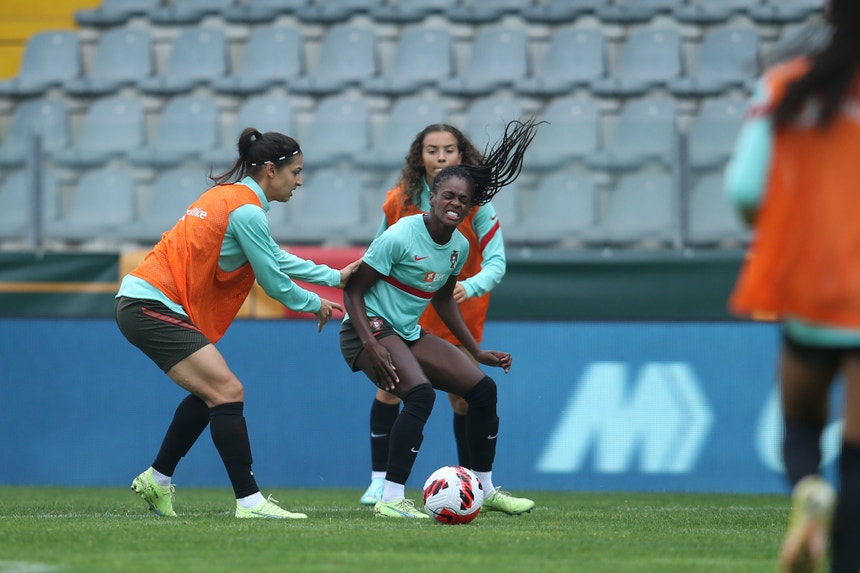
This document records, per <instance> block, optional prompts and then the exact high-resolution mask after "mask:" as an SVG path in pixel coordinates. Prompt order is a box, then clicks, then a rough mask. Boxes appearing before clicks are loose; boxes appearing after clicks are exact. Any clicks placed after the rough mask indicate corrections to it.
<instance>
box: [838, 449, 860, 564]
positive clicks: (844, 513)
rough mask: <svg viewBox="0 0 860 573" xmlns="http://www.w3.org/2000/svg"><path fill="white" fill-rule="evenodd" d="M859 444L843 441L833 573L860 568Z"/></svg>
mask: <svg viewBox="0 0 860 573" xmlns="http://www.w3.org/2000/svg"><path fill="white" fill-rule="evenodd" d="M858 540H860V445H856V444H847V443H845V442H843V443H842V454H841V457H840V458H839V499H838V501H837V504H836V517H835V520H834V524H833V536H832V541H833V543H832V555H831V565H832V570H831V571H832V573H849V572H850V573H857V572H858V571H860V544H858V543H857V541H858Z"/></svg>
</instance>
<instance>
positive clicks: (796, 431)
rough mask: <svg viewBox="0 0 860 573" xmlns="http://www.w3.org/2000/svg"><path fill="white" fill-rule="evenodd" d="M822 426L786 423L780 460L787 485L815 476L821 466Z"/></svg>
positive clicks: (793, 484)
mask: <svg viewBox="0 0 860 573" xmlns="http://www.w3.org/2000/svg"><path fill="white" fill-rule="evenodd" d="M823 431H824V428H823V427H822V426H818V425H815V424H809V423H806V422H787V423H786V425H785V439H784V441H783V443H782V460H783V463H784V464H785V473H786V476H787V478H788V483H789V485H790V486H791V487H792V488H794V486H796V485H797V482H799V481H800V480H802V479H803V478H805V477H806V476H808V475H812V474H817V473H818V466H819V465H820V464H821V432H823Z"/></svg>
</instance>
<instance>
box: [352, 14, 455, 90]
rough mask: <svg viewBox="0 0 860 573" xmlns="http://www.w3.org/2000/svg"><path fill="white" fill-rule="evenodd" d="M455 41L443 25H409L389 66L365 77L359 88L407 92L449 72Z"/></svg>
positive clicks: (441, 77)
mask: <svg viewBox="0 0 860 573" xmlns="http://www.w3.org/2000/svg"><path fill="white" fill-rule="evenodd" d="M453 70H454V44H453V41H452V39H451V33H450V32H449V31H448V30H447V29H445V28H437V27H411V28H407V29H406V30H404V32H403V33H402V34H401V35H400V37H399V38H398V39H397V45H396V47H395V49H394V61H393V62H392V64H391V68H390V69H389V70H386V71H385V72H384V73H383V74H382V75H380V76H378V77H372V78H367V79H365V80H364V81H363V82H362V84H361V85H362V89H363V90H364V91H365V92H366V93H369V94H385V95H389V96H398V95H405V94H410V93H413V92H415V91H417V90H418V89H420V88H423V87H425V86H428V85H432V84H435V83H436V82H439V81H440V80H442V79H445V78H448V77H450V76H451V74H452V73H453Z"/></svg>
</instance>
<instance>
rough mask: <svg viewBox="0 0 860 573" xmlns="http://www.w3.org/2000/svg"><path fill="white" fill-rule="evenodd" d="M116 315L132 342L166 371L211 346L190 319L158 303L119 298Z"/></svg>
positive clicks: (121, 329)
mask: <svg viewBox="0 0 860 573" xmlns="http://www.w3.org/2000/svg"><path fill="white" fill-rule="evenodd" d="M114 314H115V316H116V323H117V325H118V326H119V329H120V331H121V332H122V333H123V335H124V336H125V337H126V338H127V339H128V341H129V342H131V343H132V344H134V345H135V346H137V347H138V348H140V349H141V350H142V351H143V353H144V354H146V355H147V356H149V358H150V359H151V360H152V361H153V362H155V363H156V364H157V365H158V367H159V368H161V369H162V370H163V371H164V372H167V371H168V370H170V369H171V368H173V367H174V366H175V365H176V364H178V363H179V362H181V361H183V360H185V359H186V358H188V357H189V356H191V355H192V354H194V353H195V352H197V351H198V350H200V349H201V348H203V347H204V346H206V345H208V344H210V342H209V339H208V338H206V337H205V336H204V335H203V333H202V332H200V329H199V328H197V327H196V326H194V325H193V324H192V323H191V321H190V320H189V319H188V317H187V316H184V315H182V314H177V313H175V312H173V311H172V310H170V309H169V308H167V307H166V306H164V304H162V303H160V302H157V301H154V300H141V299H138V298H128V297H124V296H121V297H117V299H116V302H115V304H114Z"/></svg>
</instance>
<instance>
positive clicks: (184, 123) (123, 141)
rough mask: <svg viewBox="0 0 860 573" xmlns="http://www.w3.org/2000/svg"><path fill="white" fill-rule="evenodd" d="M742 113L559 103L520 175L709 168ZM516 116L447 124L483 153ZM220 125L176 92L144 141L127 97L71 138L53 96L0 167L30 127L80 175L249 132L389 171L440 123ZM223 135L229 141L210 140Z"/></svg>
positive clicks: (29, 118)
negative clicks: (683, 116)
mask: <svg viewBox="0 0 860 573" xmlns="http://www.w3.org/2000/svg"><path fill="white" fill-rule="evenodd" d="M744 108H745V101H744V100H743V99H740V98H731V97H729V98H711V99H707V100H704V101H703V103H702V104H701V106H700V107H699V109H698V111H697V112H696V113H695V114H694V115H693V117H692V118H691V119H690V120H689V121H688V122H687V123H686V125H682V124H681V121H680V119H679V114H678V110H677V105H676V102H675V100H674V99H673V98H668V97H643V98H637V99H630V100H628V101H627V102H626V103H625V104H624V105H623V107H622V108H621V110H620V112H619V113H618V115H617V116H616V117H611V118H609V117H604V115H603V114H602V113H601V112H600V110H599V108H598V105H597V104H596V103H595V102H594V101H593V100H592V99H588V98H583V97H579V96H560V97H557V98H554V99H551V100H548V102H547V104H546V105H545V106H544V107H543V108H542V109H541V110H540V111H539V112H538V113H537V114H536V116H537V118H538V119H540V120H543V121H545V122H547V123H546V124H544V125H542V126H541V127H540V129H539V132H538V135H537V137H536V138H535V140H534V142H533V144H532V146H531V148H530V149H529V154H528V161H527V169H530V170H546V169H557V168H560V167H563V166H565V165H567V164H570V163H580V164H584V165H585V166H587V167H588V168H590V169H593V170H595V171H625V170H628V171H629V170H633V169H638V168H641V167H644V166H645V165H646V164H648V163H653V162H656V163H658V164H660V165H662V166H663V167H664V168H666V169H672V170H680V167H679V164H678V161H679V155H678V153H679V150H680V148H681V147H682V146H680V145H679V142H684V145H683V148H684V150H685V154H684V155H685V157H686V162H685V167H689V169H691V170H693V171H702V170H707V169H713V168H717V167H719V166H720V165H722V164H724V162H725V161H726V159H727V158H728V156H729V153H730V151H731V148H732V145H733V142H734V138H735V135H736V133H737V130H738V127H739V126H740V122H741V119H742V117H743V112H744ZM524 115H525V113H524V110H523V108H522V106H521V104H520V101H519V100H518V99H516V98H513V97H507V96H494V97H489V98H484V99H478V100H475V101H474V102H473V103H472V104H471V105H470V106H469V107H468V108H467V109H466V110H465V113H464V114H463V115H462V118H461V120H460V121H456V122H453V123H456V124H459V125H461V126H462V128H463V130H464V132H465V133H466V134H467V135H468V136H469V138H470V139H472V141H473V142H475V144H476V145H478V146H479V147H483V146H484V145H485V144H487V143H492V142H494V141H496V140H497V139H498V137H499V136H500V135H501V133H502V130H503V129H504V126H505V123H506V122H507V121H508V120H510V119H512V118H520V117H523V116H524ZM224 117H225V114H223V113H222V112H221V111H220V109H219V106H218V102H217V100H216V99H215V98H211V97H207V96H191V95H187V96H176V97H174V98H172V99H170V100H168V102H167V103H166V105H165V106H164V108H163V110H162V112H161V114H160V115H159V116H158V117H157V118H155V126H154V129H153V131H152V134H151V135H149V134H148V130H147V123H146V119H145V114H144V109H143V103H142V102H141V101H140V99H139V98H136V97H130V96H108V97H105V98H101V99H98V100H96V101H94V102H93V103H92V105H91V106H90V107H89V108H88V109H87V111H86V114H85V116H84V118H83V121H82V124H81V127H80V129H79V130H76V132H75V133H74V134H73V133H72V130H71V128H70V121H69V116H68V107H67V104H66V102H65V100H63V99H59V98H47V99H33V100H28V101H26V102H23V103H21V104H20V105H19V106H17V108H16V110H15V113H14V115H13V116H12V118H11V122H10V125H9V129H8V131H7V133H6V135H5V137H4V139H3V140H2V142H0V167H5V168H15V167H16V166H20V165H22V164H23V163H24V161H25V160H26V158H27V156H28V154H30V148H29V134H30V133H31V132H33V131H38V132H40V133H42V134H43V137H44V140H43V147H44V149H45V155H46V157H47V158H48V159H50V160H51V161H53V162H54V163H56V164H57V165H61V166H68V167H71V168H76V169H81V168H92V167H96V166H100V165H102V164H104V163H106V162H108V161H109V160H111V159H113V158H123V159H125V160H127V161H128V162H130V163H132V164H134V165H138V166H143V167H151V168H156V169H160V168H165V167H173V166H177V165H179V164H181V163H183V162H185V161H188V160H192V159H193V160H198V161H200V162H202V163H203V164H205V165H209V166H213V167H214V168H215V169H220V168H223V167H227V166H229V165H231V164H232V162H233V161H234V160H235V156H236V151H235V142H236V139H237V138H238V134H239V133H240V132H241V130H242V129H244V128H245V127H248V126H254V127H257V128H258V129H260V130H263V131H279V132H282V133H291V134H297V137H298V139H299V141H300V142H301V144H302V148H303V150H304V152H305V156H306V157H307V158H308V161H309V163H310V164H312V165H316V166H329V165H332V164H335V163H338V162H349V163H351V164H352V165H354V166H356V167H360V168H362V169H376V170H391V169H394V168H396V167H398V166H400V165H401V163H402V161H403V156H404V155H405V153H406V150H407V149H408V147H409V145H410V143H411V142H412V139H413V138H414V136H415V134H416V133H418V132H419V131H421V129H423V128H424V127H425V126H426V125H429V124H431V123H444V122H452V121H451V119H452V118H451V117H450V116H449V114H448V113H447V111H446V109H445V107H444V105H443V104H442V103H441V102H440V101H439V100H437V99H433V98H426V97H421V96H414V97H412V96H410V97H405V98H400V99H399V100H397V101H396V102H395V103H394V105H393V106H392V107H391V109H390V110H389V111H388V113H386V114H385V120H384V124H383V125H381V126H380V128H379V129H378V130H375V129H374V128H373V122H372V120H371V112H370V109H369V108H368V106H367V104H366V103H365V101H364V99H363V98H361V97H357V96H353V95H349V94H347V95H339V96H331V97H328V98H325V99H323V100H321V101H320V103H319V104H318V105H317V106H316V108H315V109H314V110H313V114H312V116H311V119H310V121H309V122H308V124H307V125H305V126H302V127H301V129H300V128H299V126H298V125H297V122H296V118H295V115H294V114H293V111H292V106H291V103H290V100H289V98H288V97H286V96H275V95H272V96H265V95H264V96H254V97H251V98H248V99H246V100H245V101H244V102H243V104H242V106H241V107H240V108H239V110H238V112H237V114H236V118H235V120H233V121H232V122H231V123H230V124H229V125H227V124H226V122H225V121H224ZM225 133H229V137H222V135H223V134H225Z"/></svg>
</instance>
